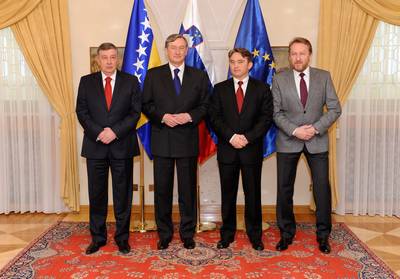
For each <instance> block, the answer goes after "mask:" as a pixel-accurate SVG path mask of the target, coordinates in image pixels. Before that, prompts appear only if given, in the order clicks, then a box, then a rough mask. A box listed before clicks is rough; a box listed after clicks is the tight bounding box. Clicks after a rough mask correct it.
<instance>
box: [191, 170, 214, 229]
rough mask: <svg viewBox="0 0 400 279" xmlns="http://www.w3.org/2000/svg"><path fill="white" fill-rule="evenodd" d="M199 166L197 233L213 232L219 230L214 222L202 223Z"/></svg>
mask: <svg viewBox="0 0 400 279" xmlns="http://www.w3.org/2000/svg"><path fill="white" fill-rule="evenodd" d="M199 181H200V179H199V166H197V183H196V185H197V224H196V231H197V232H205V231H213V230H215V229H216V228H217V225H216V224H215V223H213V222H201V218H200V213H201V212H200V183H199Z"/></svg>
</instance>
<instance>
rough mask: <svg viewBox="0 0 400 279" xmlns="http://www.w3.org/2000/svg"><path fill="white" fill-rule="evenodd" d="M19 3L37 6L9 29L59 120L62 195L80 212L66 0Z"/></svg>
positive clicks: (0, 15) (0, 11) (70, 206)
mask: <svg viewBox="0 0 400 279" xmlns="http://www.w3.org/2000/svg"><path fill="white" fill-rule="evenodd" d="M8 2H10V3H11V2H14V1H8ZM15 2H18V1H15ZM19 2H32V3H33V2H40V3H39V4H37V5H36V7H34V9H33V10H32V11H31V12H30V13H29V14H28V15H27V16H25V17H24V18H22V19H21V20H19V21H17V22H15V23H14V24H13V25H11V28H12V30H13V32H14V35H15V37H16V40H17V42H18V44H19V46H20V48H21V50H22V52H23V54H24V56H25V59H26V60H27V63H28V64H29V67H30V69H31V71H32V72H33V74H34V76H35V77H36V79H37V81H38V84H39V86H40V87H41V89H42V90H43V92H44V93H45V95H46V97H47V98H48V100H49V102H50V104H51V105H52V107H53V108H54V109H55V110H56V111H57V113H58V114H59V115H60V117H61V195H62V198H63V199H64V202H65V204H66V205H67V206H68V207H69V208H71V209H72V210H75V211H76V210H79V180H78V166H77V148H76V122H75V113H74V94H73V89H72V68H71V52H70V48H71V47H70V39H69V23H68V6H67V2H68V0H42V1H19ZM10 5H11V4H10ZM27 5H28V4H27ZM30 5H32V4H30ZM15 6H16V7H15V9H16V10H17V8H18V7H17V5H15ZM10 9H11V8H10ZM24 11H25V12H26V9H25V10H24ZM9 13H10V12H8V13H6V15H7V14H9ZM0 18H3V10H0ZM17 18H19V17H17Z"/></svg>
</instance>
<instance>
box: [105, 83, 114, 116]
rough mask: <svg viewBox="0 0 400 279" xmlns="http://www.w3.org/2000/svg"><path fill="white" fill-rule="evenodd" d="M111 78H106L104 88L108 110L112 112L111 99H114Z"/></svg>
mask: <svg viewBox="0 0 400 279" xmlns="http://www.w3.org/2000/svg"><path fill="white" fill-rule="evenodd" d="M111 91H112V89H111V78H110V77H106V86H105V87H104V94H105V95H106V103H107V109H108V110H110V106H111V99H112V93H111Z"/></svg>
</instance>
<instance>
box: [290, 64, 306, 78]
mask: <svg viewBox="0 0 400 279" xmlns="http://www.w3.org/2000/svg"><path fill="white" fill-rule="evenodd" d="M293 73H294V74H295V76H296V77H298V76H299V75H300V73H304V75H305V76H306V77H309V76H310V66H308V67H307V68H306V69H305V70H304V71H302V72H298V71H296V70H295V69H293Z"/></svg>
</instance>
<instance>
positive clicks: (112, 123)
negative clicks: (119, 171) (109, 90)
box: [76, 71, 141, 159]
mask: <svg viewBox="0 0 400 279" xmlns="http://www.w3.org/2000/svg"><path fill="white" fill-rule="evenodd" d="M140 110H141V96H140V88H139V82H138V81H137V78H136V77H134V76H131V75H129V74H126V73H123V72H120V71H117V75H116V78H115V85H114V91H113V95H112V102H111V107H110V111H108V110H107V104H106V98H105V95H104V87H103V81H102V78H101V72H96V73H93V74H89V75H86V76H83V77H82V78H81V81H80V83H79V90H78V98H77V102H76V114H77V116H78V120H79V123H80V124H81V125H82V127H83V130H84V137H83V144H82V153H81V155H82V156H83V157H86V158H89V159H105V158H113V159H128V158H132V157H134V156H136V155H139V147H138V142H137V137H136V124H137V122H138V120H139V117H140ZM105 127H110V128H111V129H112V130H113V131H114V133H115V134H116V135H117V139H115V140H114V141H112V142H111V143H110V144H108V145H107V144H103V143H102V142H101V141H97V137H98V135H99V134H100V133H101V131H102V130H103V129H104V128H105Z"/></svg>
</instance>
